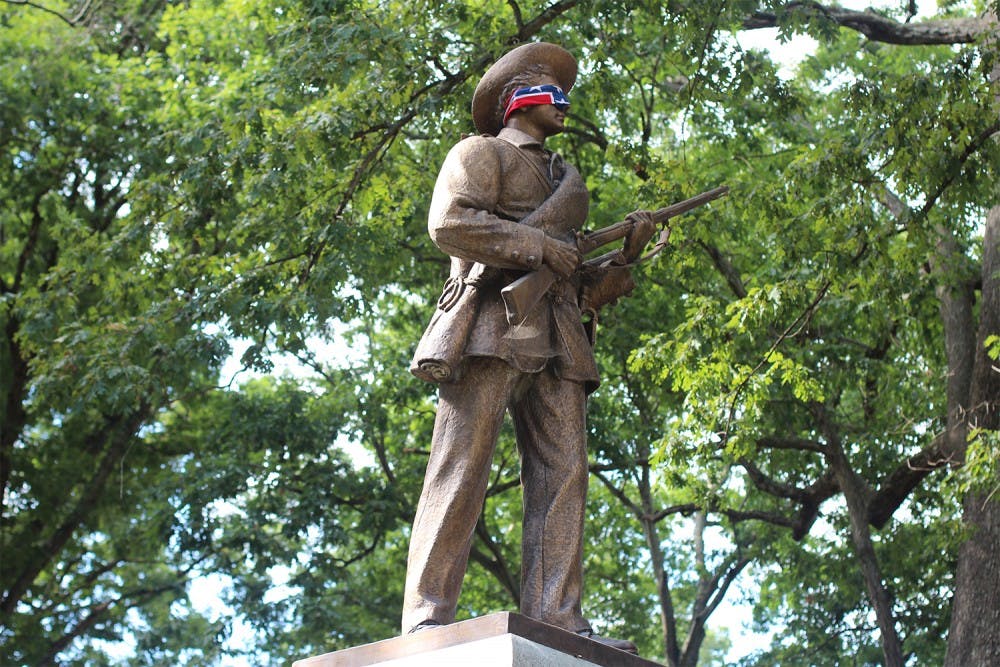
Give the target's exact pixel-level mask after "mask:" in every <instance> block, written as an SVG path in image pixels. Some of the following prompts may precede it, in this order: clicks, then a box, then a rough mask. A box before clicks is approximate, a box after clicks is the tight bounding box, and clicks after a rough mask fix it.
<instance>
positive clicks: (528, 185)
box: [411, 128, 598, 391]
mask: <svg viewBox="0 0 1000 667" xmlns="http://www.w3.org/2000/svg"><path fill="white" fill-rule="evenodd" d="M553 193H555V194H553ZM550 197H551V199H550ZM547 200H548V202H547ZM555 200H558V202H557V204H555V205H554V202H555ZM588 202H589V194H588V192H587V189H586V186H585V185H584V184H583V181H582V179H581V178H580V176H579V174H578V173H577V172H576V170H575V169H573V168H572V167H571V166H569V165H564V164H562V163H561V160H560V159H559V158H558V156H557V155H555V154H553V153H551V152H549V151H547V150H545V149H543V147H542V146H541V144H540V143H539V142H538V141H536V140H535V139H534V138H532V137H530V136H529V135H527V134H525V133H523V132H520V131H518V130H514V129H512V128H504V129H503V130H501V132H500V133H499V135H498V136H497V137H492V136H488V135H484V136H475V137H469V138H466V139H464V140H462V141H460V142H459V143H458V144H456V145H455V146H454V147H453V148H452V150H451V151H450V152H449V154H448V157H447V158H446V160H445V163H444V165H443V167H442V169H441V172H440V174H439V176H438V180H437V183H436V185H435V188H434V195H433V198H432V201H431V207H430V215H429V219H428V231H429V232H430V235H431V238H432V239H433V240H434V242H435V243H436V244H437V246H438V247H439V248H441V250H443V251H444V252H446V253H448V254H449V255H451V257H452V261H451V272H450V277H449V280H448V283H447V284H446V287H445V293H444V294H443V295H442V299H441V301H439V304H438V306H439V307H438V310H437V311H436V313H435V315H434V317H433V319H432V320H431V323H430V325H429V326H428V328H427V331H426V332H425V334H424V337H423V339H422V340H421V343H420V345H419V346H418V348H417V353H416V355H415V358H414V364H413V366H412V368H411V370H413V372H414V373H415V374H417V375H418V376H420V377H424V378H425V379H431V380H435V381H447V380H448V379H452V378H453V377H455V376H457V375H458V374H460V373H461V362H462V360H463V359H465V358H467V357H470V356H477V357H496V358H500V359H503V360H504V361H506V362H507V363H508V364H510V365H511V366H513V367H514V368H516V369H518V370H520V371H524V372H537V371H540V370H541V369H542V368H544V367H545V366H546V365H547V364H551V367H552V369H553V371H554V372H555V373H556V374H557V375H558V376H559V377H561V378H563V379H566V380H573V381H577V382H581V383H583V384H584V385H585V386H586V387H587V389H588V391H592V390H593V389H594V388H596V387H597V384H598V375H597V366H596V363H595V361H594V354H593V348H592V346H591V341H590V339H589V337H588V335H587V331H586V329H585V327H584V324H583V321H582V319H583V318H582V314H581V311H580V305H579V295H580V284H579V281H578V280H560V281H558V282H557V283H556V284H555V285H554V286H553V288H551V289H550V290H549V292H548V293H547V294H546V296H545V297H544V298H543V299H542V300H541V301H540V303H539V306H537V307H536V308H535V309H534V310H533V311H532V312H530V313H529V314H528V315H527V317H526V318H525V320H524V321H523V322H522V323H521V324H517V325H512V324H510V323H509V322H508V321H507V317H506V310H505V308H504V304H503V300H502V298H501V296H500V289H501V288H502V287H504V286H505V285H507V284H509V283H510V282H512V281H514V280H516V279H517V278H518V277H520V276H522V275H524V273H525V272H528V271H532V270H535V269H537V268H539V267H540V266H541V264H542V255H543V252H542V247H543V242H544V238H545V235H546V234H548V235H550V236H553V237H555V238H558V239H560V240H564V241H571V240H572V239H573V234H574V232H575V231H577V230H579V229H582V227H583V225H584V222H585V220H586V217H587V212H588ZM546 203H547V205H543V204H546ZM442 359H444V360H446V363H447V364H448V369H447V372H443V373H441V374H440V375H437V376H435V375H434V373H432V372H426V371H427V369H428V368H430V367H431V365H432V362H434V361H435V360H442ZM422 364H423V366H422Z"/></svg>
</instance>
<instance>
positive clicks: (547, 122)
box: [514, 75, 566, 137]
mask: <svg viewBox="0 0 1000 667" xmlns="http://www.w3.org/2000/svg"><path fill="white" fill-rule="evenodd" d="M546 84H552V85H554V86H558V85H560V84H559V82H558V81H557V80H556V78H555V77H554V76H551V75H542V76H540V77H538V79H537V80H536V81H534V82H533V84H532V85H535V86H544V85H546ZM514 113H515V114H516V117H517V121H516V122H517V125H518V126H519V127H520V128H521V129H525V130H527V129H529V128H531V129H536V130H537V131H538V132H539V133H541V135H542V136H545V137H551V136H553V135H556V134H559V133H561V132H562V131H563V130H564V129H565V126H564V123H565V121H566V112H565V111H560V110H559V109H557V108H555V106H553V105H551V104H538V105H535V106H530V107H525V108H523V109H519V110H517V111H516V112H514ZM526 126H527V127H526ZM529 133H530V132H529Z"/></svg>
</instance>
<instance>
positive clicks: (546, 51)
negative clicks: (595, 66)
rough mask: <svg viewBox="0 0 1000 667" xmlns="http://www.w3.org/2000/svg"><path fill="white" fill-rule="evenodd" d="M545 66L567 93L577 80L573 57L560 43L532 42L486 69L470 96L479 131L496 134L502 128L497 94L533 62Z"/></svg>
mask: <svg viewBox="0 0 1000 667" xmlns="http://www.w3.org/2000/svg"><path fill="white" fill-rule="evenodd" d="M538 64H543V65H548V66H549V67H550V68H551V69H552V73H553V75H555V78H556V81H558V82H559V86H560V87H561V88H562V89H563V92H565V93H568V92H569V89H570V88H572V87H573V84H574V83H576V58H574V57H573V55H572V54H571V53H570V52H569V51H567V50H566V49H564V48H562V47H561V46H557V45H555V44H549V43H548V42H532V43H531V44H522V45H521V46H519V47H517V48H515V49H513V50H511V51H508V52H507V53H506V54H504V55H503V56H502V57H501V58H500V60H498V61H496V62H495V63H493V66H492V67H490V68H489V69H488V70H486V74H484V75H483V78H482V79H480V80H479V85H477V86H476V92H475V93H473V95H472V122H473V123H475V125H476V129H477V130H478V131H479V132H480V133H482V134H492V135H494V136H495V135H496V134H497V133H498V132H500V130H501V129H502V128H503V111H502V110H501V109H500V108H499V107H500V93H501V92H503V88H504V86H506V85H507V84H508V83H510V80H511V79H513V78H514V77H515V76H517V75H518V74H521V73H523V72H524V71H525V70H527V69H528V68H529V67H531V66H532V65H538Z"/></svg>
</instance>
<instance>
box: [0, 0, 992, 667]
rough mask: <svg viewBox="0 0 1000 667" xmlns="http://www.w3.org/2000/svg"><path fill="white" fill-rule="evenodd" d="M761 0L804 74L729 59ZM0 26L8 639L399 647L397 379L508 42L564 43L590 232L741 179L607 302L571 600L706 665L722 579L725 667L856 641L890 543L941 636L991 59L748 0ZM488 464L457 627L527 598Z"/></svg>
mask: <svg viewBox="0 0 1000 667" xmlns="http://www.w3.org/2000/svg"><path fill="white" fill-rule="evenodd" d="M904 9H905V8H903V7H902V6H899V7H897V6H895V5H893V6H891V7H887V8H885V9H884V12H885V13H887V14H889V15H891V16H897V17H899V18H903V19H905V14H903V13H902V12H903V10H904ZM966 9H967V8H966V7H964V6H962V5H956V4H954V3H952V4H950V5H948V6H947V7H943V8H942V10H941V11H942V12H945V13H957V14H961V13H962V12H964V11H966ZM771 13H773V17H774V23H775V25H776V26H777V27H778V30H779V35H780V36H781V38H788V37H790V36H792V35H794V34H798V33H802V32H806V33H808V34H810V35H812V36H813V37H814V38H816V39H817V40H819V42H820V45H819V47H818V49H817V50H816V53H815V54H814V55H812V56H810V57H808V58H807V59H806V60H805V61H804V62H803V63H802V64H801V65H800V66H799V68H798V69H797V70H796V71H795V72H794V73H788V72H783V71H781V70H779V68H778V66H777V65H776V64H775V63H774V62H772V60H771V58H770V56H769V55H768V54H767V53H764V52H760V51H755V50H744V49H743V48H742V47H740V45H739V40H738V34H737V33H738V32H739V31H740V29H741V28H742V27H743V26H744V25H745V24H744V21H745V20H747V18H748V17H755V20H758V21H762V20H764V17H766V16H771V15H772V14H771ZM234 17H235V19H234ZM0 24H2V28H0V52H2V53H3V54H4V55H3V58H2V60H0V96H2V99H3V100H4V103H3V104H2V105H0V160H2V163H0V164H2V166H0V197H2V200H3V202H4V207H3V208H2V210H0V225H2V226H0V294H2V297H0V323H2V325H3V331H4V334H3V339H2V340H3V345H2V346H0V399H2V400H0V405H2V406H3V407H2V409H3V411H4V412H3V424H2V429H0V463H2V474H0V477H2V479H0V481H2V487H3V504H2V507H0V509H2V515H0V519H2V526H0V547H2V550H3V563H2V568H0V581H2V583H3V586H2V590H3V598H2V599H0V655H2V656H3V660H4V662H5V663H7V662H9V663H11V664H46V663H59V664H91V663H100V664H113V663H115V662H116V661H118V662H124V663H128V664H162V663H165V662H173V663H177V664H189V665H199V664H218V663H219V662H220V661H221V660H222V659H223V656H224V655H225V654H229V653H233V654H238V653H241V652H242V653H246V654H247V655H249V656H250V660H251V661H252V662H254V664H269V663H287V662H288V661H289V660H290V659H293V658H296V657H302V656H304V655H308V654H310V653H319V652H324V651H329V650H335V649H339V648H344V647H347V646H352V645H356V644H360V643H365V642H369V641H374V640H377V639H382V638H384V637H387V636H390V635H392V634H394V633H395V632H396V631H397V625H398V608H399V601H400V597H401V586H402V576H401V575H402V571H403V569H404V567H405V558H406V555H405V554H406V545H407V531H408V527H409V523H410V519H411V516H410V514H411V512H412V508H413V506H414V505H415V501H416V498H417V495H418V493H419V484H420V479H421V476H422V468H423V462H424V460H425V459H424V457H425V456H426V454H427V451H426V448H427V446H428V445H427V443H428V442H429V440H430V432H431V429H432V424H433V411H434V398H433V388H432V387H430V386H428V385H426V384H424V383H421V382H419V381H418V380H416V379H415V378H413V377H412V376H410V375H409V374H408V373H406V372H405V369H406V367H407V366H408V363H409V355H410V352H411V351H412V348H413V347H414V345H415V342H416V340H417V339H418V338H419V335H420V333H421V331H422V327H423V325H424V323H425V322H426V320H427V319H428V317H429V314H430V308H431V306H430V305H429V304H432V303H433V301H434V300H435V299H436V296H437V291H438V290H439V289H440V285H441V284H442V282H443V280H444V278H445V276H446V274H447V258H446V257H444V256H443V255H442V254H441V253H440V251H438V250H437V249H436V248H434V247H433V245H432V244H431V242H430V240H429V239H428V238H427V235H426V232H425V227H424V224H425V219H426V209H427V206H428V203H429V193H430V192H431V190H432V188H433V183H434V178H435V174H436V170H437V165H439V164H440V163H441V161H442V160H443V156H444V154H445V152H446V151H447V150H448V148H449V147H450V145H451V144H452V143H453V142H454V141H455V140H456V139H457V138H458V137H459V136H461V134H462V133H464V132H468V131H470V130H471V120H470V113H469V108H468V100H469V99H470V97H471V93H472V90H473V88H474V86H475V83H476V81H477V80H478V77H479V75H480V74H481V73H482V72H483V71H484V70H485V68H486V67H487V66H488V65H489V63H491V62H492V61H493V58H494V57H495V56H496V55H498V54H499V53H501V52H502V51H503V50H504V49H505V48H507V47H508V46H509V45H511V44H514V43H518V42H521V41H526V40H532V39H546V40H550V41H556V42H560V43H563V44H564V45H565V46H567V48H569V49H570V50H572V51H573V52H574V53H577V54H579V55H580V56H581V77H580V81H579V83H578V85H577V86H576V87H575V88H574V89H573V91H572V93H571V99H572V100H573V107H572V108H571V110H570V121H569V125H570V129H569V131H568V132H567V133H566V134H565V135H564V136H561V137H558V138H556V139H554V140H553V141H552V146H553V147H554V148H556V149H558V150H559V151H560V152H562V153H563V154H564V155H565V156H566V158H567V159H568V160H570V161H571V162H573V163H574V164H576V165H577V166H578V167H579V168H580V171H581V173H583V174H584V175H585V177H586V178H587V181H588V186H589V187H590V189H591V194H592V208H591V222H590V224H591V225H592V226H593V227H599V226H602V225H604V224H607V223H610V222H613V221H615V220H617V219H620V218H621V217H622V216H623V215H624V214H626V213H627V212H628V211H630V210H632V209H634V208H636V207H639V206H642V207H649V208H654V207H657V206H662V205H665V204H667V203H670V202H672V201H677V200H680V199H682V198H685V197H688V196H691V195H693V194H695V193H697V192H700V191H703V190H706V189H708V188H710V187H714V186H715V185H719V184H722V183H725V184H727V185H729V186H730V188H731V194H730V195H729V197H728V198H727V199H726V200H722V201H719V202H716V203H713V204H712V205H711V206H710V207H707V208H706V209H703V210H699V211H697V212H692V213H690V214H687V215H686V216H684V217H683V218H680V219H678V220H677V221H676V222H675V224H674V228H673V231H672V236H671V246H670V247H669V248H668V249H667V250H666V251H665V252H664V253H663V254H661V255H660V256H658V257H657V258H656V259H655V260H653V261H651V262H649V263H648V264H646V265H645V266H643V267H641V268H640V269H638V270H637V272H636V274H637V275H636V279H637V283H638V286H637V288H636V292H635V294H634V295H633V297H631V298H629V299H627V300H623V301H622V302H621V303H619V304H616V305H615V306H613V307H611V308H609V309H607V310H605V311H604V312H603V313H602V320H601V326H600V328H599V335H598V347H597V351H598V358H599V363H600V365H601V368H602V377H603V385H602V387H601V388H600V389H599V390H598V392H597V393H595V394H594V395H593V397H592V399H591V405H590V415H591V422H590V432H591V433H590V437H591V449H592V452H593V473H594V475H593V481H592V487H591V488H592V493H591V497H590V512H591V516H593V517H599V520H594V521H591V522H590V523H589V524H588V528H587V530H588V534H587V538H588V551H587V561H586V568H587V587H588V588H587V598H586V599H585V601H584V604H585V612H586V613H587V614H588V615H589V616H590V617H591V618H593V619H594V621H595V624H596V625H597V627H598V630H599V631H601V632H605V633H606V634H609V635H616V636H617V635H621V636H632V637H634V638H635V640H636V641H637V643H638V644H639V645H640V647H641V648H642V651H643V654H644V655H650V656H657V657H659V658H660V659H663V660H665V661H667V662H668V663H670V664H695V663H697V662H699V660H700V664H723V663H724V662H725V660H726V659H727V658H726V657H725V653H726V651H729V649H730V647H734V650H735V651H736V652H739V650H740V641H739V634H740V632H741V629H740V628H734V627H729V628H725V627H724V626H725V622H724V621H718V620H717V619H716V618H715V617H713V616H712V613H713V611H714V610H715V606H714V605H715V603H716V602H719V601H721V600H722V599H723V598H726V597H727V596H729V597H730V598H731V597H732V595H733V591H732V590H731V589H730V588H729V587H730V586H731V585H735V584H736V583H737V582H739V583H744V584H746V585H745V586H744V588H745V589H748V590H759V596H757V597H756V599H754V600H752V601H751V602H752V603H753V604H754V606H755V611H754V618H755V624H756V627H755V629H756V630H759V631H761V632H766V633H771V634H772V636H773V638H774V641H773V644H772V646H770V647H769V648H768V649H766V650H763V651H760V652H758V653H756V654H752V655H742V656H741V664H746V665H754V664H760V665H764V664H777V663H780V664H783V665H786V664H787V665H792V664H818V663H822V664H848V663H850V664H858V663H863V664H878V663H880V662H881V661H882V660H883V651H884V650H885V649H884V645H880V644H884V642H885V641H886V639H885V636H884V635H885V632H884V628H883V629H880V628H879V627H878V626H877V625H876V617H877V615H878V612H879V611H885V609H880V607H879V604H878V603H877V601H873V596H872V594H871V587H870V584H871V580H870V577H869V578H868V579H866V577H865V576H863V574H862V573H863V572H864V571H865V570H864V568H865V567H867V566H870V565H873V564H874V566H875V567H876V569H877V570H878V571H879V572H880V573H881V577H880V579H881V582H882V583H880V585H881V586H883V587H884V589H885V591H886V593H887V595H888V598H889V600H890V601H891V604H889V605H888V606H889V608H890V609H889V613H890V615H891V624H892V625H893V627H895V628H896V630H897V631H898V633H899V637H900V644H901V646H902V648H903V650H904V652H905V654H906V655H907V659H908V660H909V661H910V663H912V664H934V663H937V662H940V660H941V656H942V655H943V652H944V646H943V643H942V640H941V637H942V636H943V635H944V634H945V632H946V631H945V627H947V624H948V614H949V611H948V600H949V599H950V597H951V593H952V592H953V588H954V583H953V578H952V572H953V571H954V562H955V559H956V557H957V555H956V554H957V549H956V545H957V544H958V543H959V541H960V540H961V539H962V537H963V535H964V534H965V533H964V531H963V529H962V527H961V525H960V522H959V507H960V504H959V502H958V500H957V496H958V495H959V494H961V493H963V492H964V491H967V490H968V489H970V488H975V489H977V490H983V489H985V491H986V493H987V494H988V493H989V492H990V491H991V490H992V489H995V487H996V467H995V462H996V460H997V457H996V432H995V431H993V430H989V429H982V430H979V431H971V432H970V433H969V434H968V436H969V438H968V440H969V442H972V443H973V444H972V446H971V447H970V448H969V450H968V452H967V455H968V461H969V464H970V465H969V466H968V467H967V469H966V472H964V473H962V475H964V476H959V475H955V476H952V477H949V478H946V477H945V476H944V475H928V474H927V472H926V471H925V472H924V474H923V475H922V476H921V478H920V479H918V480H917V482H918V483H919V484H916V483H915V484H914V485H913V486H912V487H911V488H909V489H906V491H905V493H903V494H902V497H899V498H896V497H895V496H893V494H892V493H891V492H893V491H895V490H896V489H897V488H902V487H899V486H898V485H896V484H897V481H898V479H899V477H898V475H899V474H900V471H901V470H906V466H907V465H908V464H909V459H911V457H917V456H919V455H920V454H921V453H924V452H928V451H933V452H940V451H948V450H939V449H932V448H933V447H936V446H937V443H938V442H939V440H940V438H939V435H940V434H941V433H942V432H945V431H946V430H947V428H948V426H949V423H950V422H949V411H950V410H951V409H952V403H953V401H952V399H953V398H954V396H953V395H952V392H953V389H952V388H951V385H950V384H949V382H950V378H952V377H953V376H954V375H955V373H954V371H955V366H954V364H953V359H952V356H951V354H952V353H951V350H953V349H954V347H953V345H952V344H953V342H954V339H953V334H954V330H953V329H949V325H948V320H947V318H945V317H943V316H942V308H944V307H945V304H947V303H950V301H949V299H950V298H951V297H950V296H949V295H963V294H972V295H975V292H976V289H975V286H977V285H978V289H979V290H980V291H981V290H982V276H981V271H982V261H983V255H984V249H983V234H984V232H983V228H984V219H985V212H986V210H987V208H989V207H990V206H992V205H995V204H996V194H997V193H996V188H995V183H996V182H997V180H998V179H997V174H996V167H997V165H998V164H1000V155H998V153H997V151H998V150H1000V149H998V146H997V145H996V142H995V141H991V140H990V137H991V136H993V135H994V134H995V132H996V131H997V125H996V120H995V119H996V114H995V108H993V107H991V105H992V104H993V102H992V100H993V92H994V91H993V90H992V89H991V85H992V84H991V81H990V73H991V72H992V69H993V67H994V65H995V59H996V53H995V50H991V48H990V47H989V46H988V45H985V46H984V45H982V44H975V43H973V44H968V45H959V44H957V43H956V45H952V46H949V45H936V46H932V45H925V46H899V45H894V44H890V43H887V42H883V41H880V40H879V39H865V38H862V37H860V36H859V34H858V33H856V32H854V31H852V30H847V29H843V28H838V27H837V26H838V24H837V19H836V15H835V13H833V12H828V13H826V14H817V13H816V12H813V11H810V10H809V9H808V7H806V6H805V5H802V4H801V3H792V6H791V7H782V6H780V5H779V4H778V3H762V4H761V5H759V6H758V5H757V4H756V3H749V2H745V1H743V0H737V1H723V0H712V1H711V2H704V3H699V4H696V5H691V6H689V5H685V6H681V5H678V4H676V3H660V2H645V1H643V2H633V3H620V2H612V1H610V0H580V1H572V0H557V1H556V2H540V1H538V2H536V1H533V0H532V1H529V2H519V3H514V2H508V3H504V2H464V1H460V0H447V1H445V2H435V3H429V2H422V1H421V2H405V3H404V2H397V1H380V2H370V1H367V0H345V1H339V0H336V1H335V0H327V1H321V0H314V1H308V2H306V1H299V2H278V1H277V0H193V1H191V2H186V3H161V2H153V1H150V0H129V1H128V2H123V3H86V2H81V3H70V2H58V1H56V0H53V2H52V3H51V4H48V5H46V6H45V8H41V7H39V6H28V5H25V4H24V3H12V2H7V3H4V4H3V5H0ZM917 24H919V21H917V22H915V24H914V26H913V27H914V29H915V28H918V27H919V25H917ZM907 25H908V24H907ZM945 248H953V252H951V253H946V252H945V250H943V249H945ZM970 285H972V286H973V287H971V288H970V287H969V286H970ZM956 298H957V297H956ZM969 298H974V296H973V297H969ZM980 298H982V297H980ZM972 310H974V309H972V308H970V312H971V311H972ZM988 333H991V334H992V335H990V336H986V337H985V338H984V340H985V341H986V342H985V344H986V346H987V349H988V350H989V351H990V353H991V354H992V355H993V358H994V359H995V358H996V357H997V350H998V349H1000V345H998V340H1000V338H998V337H997V334H996V332H988ZM236 343H239V344H240V345H241V349H242V350H244V351H243V352H241V353H240V355H239V356H240V359H239V362H238V364H239V365H240V366H241V367H242V368H241V372H244V374H243V375H240V374H237V375H236V376H235V378H234V371H233V368H232V364H229V365H224V364H225V363H226V360H227V358H229V357H230V355H231V354H232V349H233V347H234V346H235V344H236ZM282 359H293V360H294V362H295V366H296V368H298V369H300V370H299V372H298V373H297V374H295V375H291V374H290V375H287V376H283V375H282V368H283V366H282V361H281V360H282ZM303 369H305V370H308V371H309V373H308V376H304V375H303ZM246 371H252V378H251V379H250V380H247V381H244V382H242V383H237V382H236V381H235V380H236V379H242V378H243V377H245V372H246ZM965 453H966V452H964V450H963V451H962V452H960V453H959V452H950V454H956V455H960V454H961V455H964V454H965ZM946 458H947V457H942V458H940V459H934V460H933V466H931V467H934V468H937V467H941V465H942V463H943V462H944V461H945V460H946ZM494 472H495V474H494V483H493V485H492V486H491V489H490V493H489V498H488V501H487V505H486V511H485V513H484V520H483V522H482V524H481V525H480V526H479V528H478V529H477V537H476V541H475V544H474V549H473V557H472V560H471V563H470V571H469V576H468V577H467V584H466V586H465V590H464V593H463V598H462V603H461V609H460V615H461V616H462V617H467V616H474V615H479V614H483V613H488V612H490V611H495V610H499V609H509V608H514V607H515V606H516V596H517V585H516V582H517V572H518V563H519V547H518V545H519V530H520V528H519V514H520V499H519V494H518V489H517V462H516V453H515V449H514V446H513V442H512V438H511V435H510V433H509V432H505V434H504V436H503V437H502V439H501V443H500V445H499V448H498V453H497V457H496V462H495V471H494ZM956 479H957V480H959V482H958V483H957V484H956V483H955V481H954V480H956ZM963 484H964V486H963ZM862 514H863V515H864V516H863V517H862V516H861V515H862ZM876 515H877V516H878V517H881V518H875V517H876ZM869 547H870V549H869ZM206 581H223V582H227V583H228V588H227V589H226V591H225V593H224V598H225V600H224V601H225V602H226V603H227V604H228V605H229V606H230V607H231V609H232V610H233V614H232V615H231V616H228V617H227V616H219V615H218V614H217V613H214V612H212V611H211V610H206V609H204V608H202V607H201V606H199V603H198V602H197V599H198V596H197V595H196V593H197V591H196V590H195V589H196V588H197V587H199V586H203V585H205V582H206ZM883 606H884V605H883ZM237 617H239V618H240V619H241V622H242V623H244V624H245V625H244V626H243V627H244V628H249V630H240V626H239V625H238V624H237V623H236V618H237ZM654 619H657V620H654ZM727 631H728V632H729V633H731V634H730V635H729V636H726V634H725V633H726V632H727ZM699 649H700V651H699ZM123 652H124V653H125V654H127V655H126V657H116V656H121V655H122V653H123ZM699 652H700V653H701V657H700V658H699V657H698V656H699ZM732 655H733V651H730V656H732ZM729 659H732V658H731V657H730V658H729ZM685 661H687V662H685Z"/></svg>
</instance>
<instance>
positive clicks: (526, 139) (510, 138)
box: [497, 127, 542, 148]
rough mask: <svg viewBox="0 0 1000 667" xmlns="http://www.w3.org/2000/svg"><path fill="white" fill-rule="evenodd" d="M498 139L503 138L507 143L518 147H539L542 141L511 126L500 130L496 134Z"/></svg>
mask: <svg viewBox="0 0 1000 667" xmlns="http://www.w3.org/2000/svg"><path fill="white" fill-rule="evenodd" d="M497 138H498V139H503V140H504V141H506V142H507V143H508V144H512V145H514V146H517V147H518V148H541V147H542V143H541V142H540V141H538V140H537V139H535V138H534V137H533V136H531V135H530V134H528V133H526V132H522V131H521V130H516V129H514V128H513V127H505V128H503V129H502V130H500V132H499V134H497Z"/></svg>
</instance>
